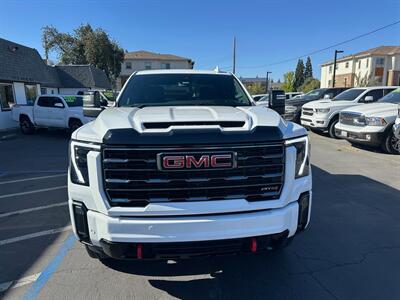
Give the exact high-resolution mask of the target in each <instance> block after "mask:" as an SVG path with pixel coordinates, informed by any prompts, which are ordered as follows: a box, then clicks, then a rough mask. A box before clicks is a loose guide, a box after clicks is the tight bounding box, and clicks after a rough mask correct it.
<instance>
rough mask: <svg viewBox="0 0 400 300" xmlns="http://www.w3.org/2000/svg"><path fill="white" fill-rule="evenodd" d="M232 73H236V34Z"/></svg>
mask: <svg viewBox="0 0 400 300" xmlns="http://www.w3.org/2000/svg"><path fill="white" fill-rule="evenodd" d="M232 73H233V74H235V73H236V36H234V37H233V69H232Z"/></svg>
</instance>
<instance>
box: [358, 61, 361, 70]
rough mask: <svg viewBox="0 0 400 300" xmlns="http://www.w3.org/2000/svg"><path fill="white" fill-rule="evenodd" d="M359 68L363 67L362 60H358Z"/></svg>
mask: <svg viewBox="0 0 400 300" xmlns="http://www.w3.org/2000/svg"><path fill="white" fill-rule="evenodd" d="M358 68H359V69H361V60H359V61H358Z"/></svg>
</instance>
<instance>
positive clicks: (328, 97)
mask: <svg viewBox="0 0 400 300" xmlns="http://www.w3.org/2000/svg"><path fill="white" fill-rule="evenodd" d="M324 99H325V100H330V99H332V95H331V94H326V95H325V96H324Z"/></svg>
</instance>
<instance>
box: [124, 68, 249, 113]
mask: <svg viewBox="0 0 400 300" xmlns="http://www.w3.org/2000/svg"><path fill="white" fill-rule="evenodd" d="M168 105H174V106H176V105H180V106H181V105H218V106H250V105H252V102H251V101H250V99H249V98H248V97H247V95H246V93H245V91H244V90H243V89H242V87H241V86H240V84H239V83H238V82H237V81H236V79H235V78H234V77H233V76H229V75H221V74H215V75H214V74H146V75H136V76H133V77H132V78H131V79H130V80H129V81H128V83H127V86H126V87H125V88H124V90H123V92H122V94H121V97H120V99H119V100H118V106H129V107H132V106H139V107H143V106H168Z"/></svg>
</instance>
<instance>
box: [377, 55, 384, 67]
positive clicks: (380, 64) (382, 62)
mask: <svg viewBox="0 0 400 300" xmlns="http://www.w3.org/2000/svg"><path fill="white" fill-rule="evenodd" d="M375 64H376V65H377V66H383V65H384V64H385V58H383V57H377V58H376V60H375Z"/></svg>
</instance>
